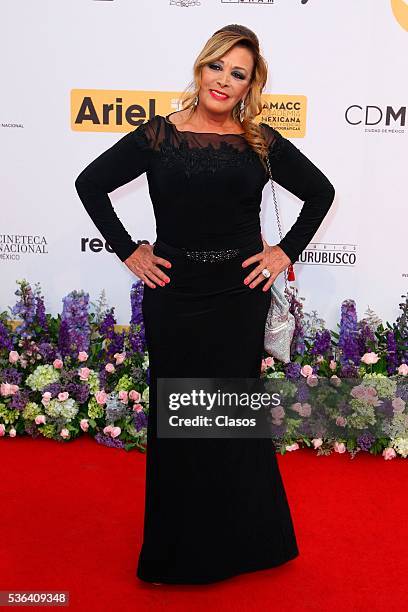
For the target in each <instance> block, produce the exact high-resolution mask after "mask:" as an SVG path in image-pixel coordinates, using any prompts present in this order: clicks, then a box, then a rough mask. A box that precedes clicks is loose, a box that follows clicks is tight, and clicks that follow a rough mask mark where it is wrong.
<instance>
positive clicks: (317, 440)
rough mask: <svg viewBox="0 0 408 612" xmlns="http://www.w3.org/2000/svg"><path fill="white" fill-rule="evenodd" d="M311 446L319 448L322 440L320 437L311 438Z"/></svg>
mask: <svg viewBox="0 0 408 612" xmlns="http://www.w3.org/2000/svg"><path fill="white" fill-rule="evenodd" d="M312 444H313V448H315V449H316V448H319V446H321V445H322V444H323V440H322V439H321V438H313V440H312Z"/></svg>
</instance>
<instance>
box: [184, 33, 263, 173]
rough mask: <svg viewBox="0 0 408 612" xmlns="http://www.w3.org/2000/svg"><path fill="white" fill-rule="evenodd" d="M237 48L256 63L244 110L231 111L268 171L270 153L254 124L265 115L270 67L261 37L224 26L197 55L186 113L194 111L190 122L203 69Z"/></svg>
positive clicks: (185, 101)
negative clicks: (259, 116)
mask: <svg viewBox="0 0 408 612" xmlns="http://www.w3.org/2000/svg"><path fill="white" fill-rule="evenodd" d="M235 45H238V46H242V47H246V48H247V49H248V50H249V51H251V53H252V56H253V59H254V67H253V70H252V75H251V81H250V87H249V90H248V93H247V94H246V96H245V103H244V104H245V106H244V109H243V111H241V110H240V102H238V103H237V104H236V105H235V106H234V108H233V109H232V116H233V118H234V120H235V121H238V122H239V123H240V124H241V126H242V128H243V131H244V138H245V139H246V140H247V142H248V144H249V145H250V146H251V147H252V149H253V150H254V151H255V152H256V153H257V154H258V155H259V158H260V160H261V163H262V164H263V166H264V168H265V170H266V171H267V166H266V163H265V161H264V160H265V157H266V155H267V153H268V144H267V142H266V140H265V138H264V136H263V133H262V130H261V128H260V126H259V125H258V124H257V123H256V122H255V121H254V118H255V117H258V115H260V114H261V112H262V99H261V94H262V91H263V89H264V87H265V84H266V80H267V77H268V65H267V62H266V60H265V58H264V57H263V56H262V54H261V52H260V48H259V40H258V37H257V36H256V34H255V33H254V32H252V30H250V29H249V28H247V27H245V26H242V25H238V24H231V25H227V26H224V27H223V28H221V29H220V30H217V31H216V32H214V34H213V35H212V36H211V37H210V38H209V39H208V41H207V42H206V43H205V45H204V47H203V49H202V50H201V51H200V53H199V54H198V56H197V58H196V60H195V62H194V66H193V75H194V77H193V81H191V83H189V85H188V86H187V87H186V89H185V90H184V93H183V94H182V96H181V106H182V109H183V110H186V109H191V113H190V115H189V118H191V116H192V115H193V114H194V110H195V106H196V98H197V96H198V92H199V90H200V86H201V71H202V68H203V66H204V65H206V64H209V63H211V62H214V61H216V60H219V59H220V58H221V57H222V56H223V55H225V53H227V52H228V51H229V50H230V49H232V47H234V46H235Z"/></svg>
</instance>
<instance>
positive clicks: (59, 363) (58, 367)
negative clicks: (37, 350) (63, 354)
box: [52, 359, 64, 370]
mask: <svg viewBox="0 0 408 612" xmlns="http://www.w3.org/2000/svg"><path fill="white" fill-rule="evenodd" d="M52 365H53V366H54V368H55V369H56V370H61V368H62V367H63V366H64V362H63V361H62V359H54V361H53V362H52Z"/></svg>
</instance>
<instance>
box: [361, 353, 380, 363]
mask: <svg viewBox="0 0 408 612" xmlns="http://www.w3.org/2000/svg"><path fill="white" fill-rule="evenodd" d="M378 360H379V356H378V355H377V353H371V352H370V353H364V355H363V356H362V358H361V361H362V362H363V363H365V364H366V365H371V364H372V363H377V361H378Z"/></svg>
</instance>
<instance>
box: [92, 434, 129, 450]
mask: <svg viewBox="0 0 408 612" xmlns="http://www.w3.org/2000/svg"><path fill="white" fill-rule="evenodd" d="M95 440H96V441H97V442H98V444H103V445H104V446H110V447H112V448H124V447H125V443H124V442H123V441H122V440H119V438H111V437H110V436H105V434H104V433H102V432H98V433H97V434H95Z"/></svg>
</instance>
